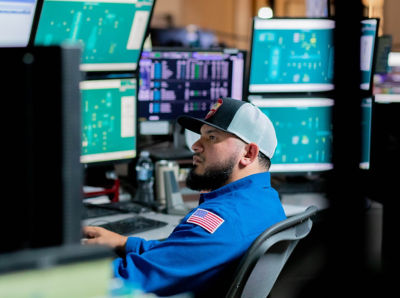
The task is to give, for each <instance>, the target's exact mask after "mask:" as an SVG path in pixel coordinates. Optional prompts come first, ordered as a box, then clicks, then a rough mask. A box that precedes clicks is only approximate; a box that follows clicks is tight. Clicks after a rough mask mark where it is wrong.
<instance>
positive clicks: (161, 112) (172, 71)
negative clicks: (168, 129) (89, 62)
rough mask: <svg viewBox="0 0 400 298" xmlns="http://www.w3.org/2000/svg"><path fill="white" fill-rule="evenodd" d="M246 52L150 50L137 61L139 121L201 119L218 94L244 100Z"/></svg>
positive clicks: (232, 50) (227, 50) (228, 50)
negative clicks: (183, 118)
mask: <svg viewBox="0 0 400 298" xmlns="http://www.w3.org/2000/svg"><path fill="white" fill-rule="evenodd" d="M245 56H246V55H245V52H244V51H239V50H237V49H225V50H190V49H175V50H174V49H168V48H165V49H161V48H160V49H153V50H152V51H143V53H142V58H141V60H140V71H139V78H140V87H139V94H138V107H139V108H138V111H139V115H138V117H139V121H141V122H147V123H149V122H162V121H164V122H168V121H175V119H176V118H177V117H178V116H179V115H182V114H186V115H190V116H193V117H200V118H204V117H205V115H206V113H207V112H208V111H209V110H210V108H211V106H212V105H213V104H214V103H215V102H216V101H217V99H218V98H221V97H230V98H234V99H238V100H242V99H243V83H244V81H243V80H244V71H245V58H246V57H245Z"/></svg>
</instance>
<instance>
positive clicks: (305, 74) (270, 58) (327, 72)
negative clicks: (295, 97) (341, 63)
mask: <svg viewBox="0 0 400 298" xmlns="http://www.w3.org/2000/svg"><path fill="white" fill-rule="evenodd" d="M334 27H335V23H334V21H333V20H331V19H312V18H307V19H296V18H282V19H280V18H277V19H260V18H257V17H256V18H254V20H253V29H252V43H251V51H250V56H251V58H250V74H249V86H248V91H249V93H273V92H322V91H330V90H333V88H334V84H333V60H334V47H333V32H334Z"/></svg>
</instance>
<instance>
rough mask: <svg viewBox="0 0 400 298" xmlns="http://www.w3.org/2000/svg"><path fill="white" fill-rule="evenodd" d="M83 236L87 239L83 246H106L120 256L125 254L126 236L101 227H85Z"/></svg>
mask: <svg viewBox="0 0 400 298" xmlns="http://www.w3.org/2000/svg"><path fill="white" fill-rule="evenodd" d="M83 234H84V235H85V237H86V239H84V240H83V241H82V242H83V244H98V245H105V246H108V247H110V248H112V249H114V250H115V251H116V252H117V253H118V254H125V244H126V241H127V239H128V237H126V236H122V235H120V234H117V233H114V232H111V231H109V230H106V229H104V228H101V227H92V226H88V227H83Z"/></svg>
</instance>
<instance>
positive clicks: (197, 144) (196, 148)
mask: <svg viewBox="0 0 400 298" xmlns="http://www.w3.org/2000/svg"><path fill="white" fill-rule="evenodd" d="M192 150H193V151H194V152H196V153H198V152H201V151H202V150H203V146H202V145H201V139H198V140H197V141H196V142H194V143H193V145H192Z"/></svg>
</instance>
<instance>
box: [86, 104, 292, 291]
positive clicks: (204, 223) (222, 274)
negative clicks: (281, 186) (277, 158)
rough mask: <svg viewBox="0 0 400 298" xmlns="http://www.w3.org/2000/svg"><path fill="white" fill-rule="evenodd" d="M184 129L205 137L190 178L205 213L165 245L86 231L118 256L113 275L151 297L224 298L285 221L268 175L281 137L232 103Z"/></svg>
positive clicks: (249, 109) (189, 218)
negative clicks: (264, 237)
mask: <svg viewBox="0 0 400 298" xmlns="http://www.w3.org/2000/svg"><path fill="white" fill-rule="evenodd" d="M178 122H179V123H180V124H181V125H182V126H183V127H185V128H187V129H189V130H192V131H194V132H197V133H199V134H200V139H199V140H198V141H197V142H195V143H194V144H193V145H192V149H193V151H194V156H193V166H194V167H193V169H192V170H191V172H190V174H189V175H188V178H187V185H188V186H189V187H191V188H193V189H195V190H200V191H202V193H201V196H200V201H199V206H198V207H197V208H195V209H194V210H192V211H191V212H189V213H188V214H187V215H186V216H185V217H184V218H183V219H182V221H181V223H180V224H179V225H178V226H177V227H176V228H175V229H174V231H173V232H172V234H171V235H170V236H169V237H168V238H167V239H166V240H164V241H145V240H143V239H140V238H135V237H129V238H127V237H123V236H120V235H118V234H115V233H112V232H110V231H107V230H104V229H101V228H95V227H87V228H85V233H86V235H87V237H88V240H87V243H97V244H104V245H108V246H111V247H112V248H114V249H116V250H117V251H119V253H120V254H122V258H118V259H116V260H115V261H114V268H115V275H116V276H117V277H120V278H122V279H124V280H126V281H129V282H132V283H133V284H136V285H138V286H139V287H140V288H141V289H142V290H144V291H145V292H152V293H156V294H158V295H161V296H163V295H174V294H177V293H181V292H191V293H194V294H195V295H196V296H209V297H223V296H224V294H225V292H226V291H227V287H228V286H229V282H230V281H231V277H232V274H233V272H234V270H235V268H236V266H237V264H238V261H239V260H240V258H241V257H242V256H243V254H244V253H245V252H246V250H247V249H248V247H249V246H250V245H251V243H252V242H253V241H254V240H255V239H256V238H257V236H258V235H259V234H261V233H262V232H263V231H264V230H265V229H266V228H268V227H269V226H271V225H273V224H275V223H277V222H278V221H281V220H283V219H285V214H284V211H283V208H282V205H281V203H280V200H279V197H278V194H277V193H276V191H275V190H274V189H273V188H271V185H270V174H269V172H268V169H269V166H270V158H271V157H272V156H273V154H274V151H275V148H276V144H277V141H276V136H275V130H274V127H273V125H272V123H271V121H270V120H269V119H268V117H267V116H265V115H264V114H263V113H262V112H261V111H260V110H259V109H258V108H257V107H255V106H254V105H252V104H250V103H248V102H244V101H238V100H234V99H228V98H225V99H220V100H219V101H218V102H217V103H216V104H215V105H214V106H213V108H212V109H211V111H210V112H209V113H208V114H207V116H206V118H205V119H204V120H200V119H195V118H191V117H186V116H183V117H180V118H178Z"/></svg>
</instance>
